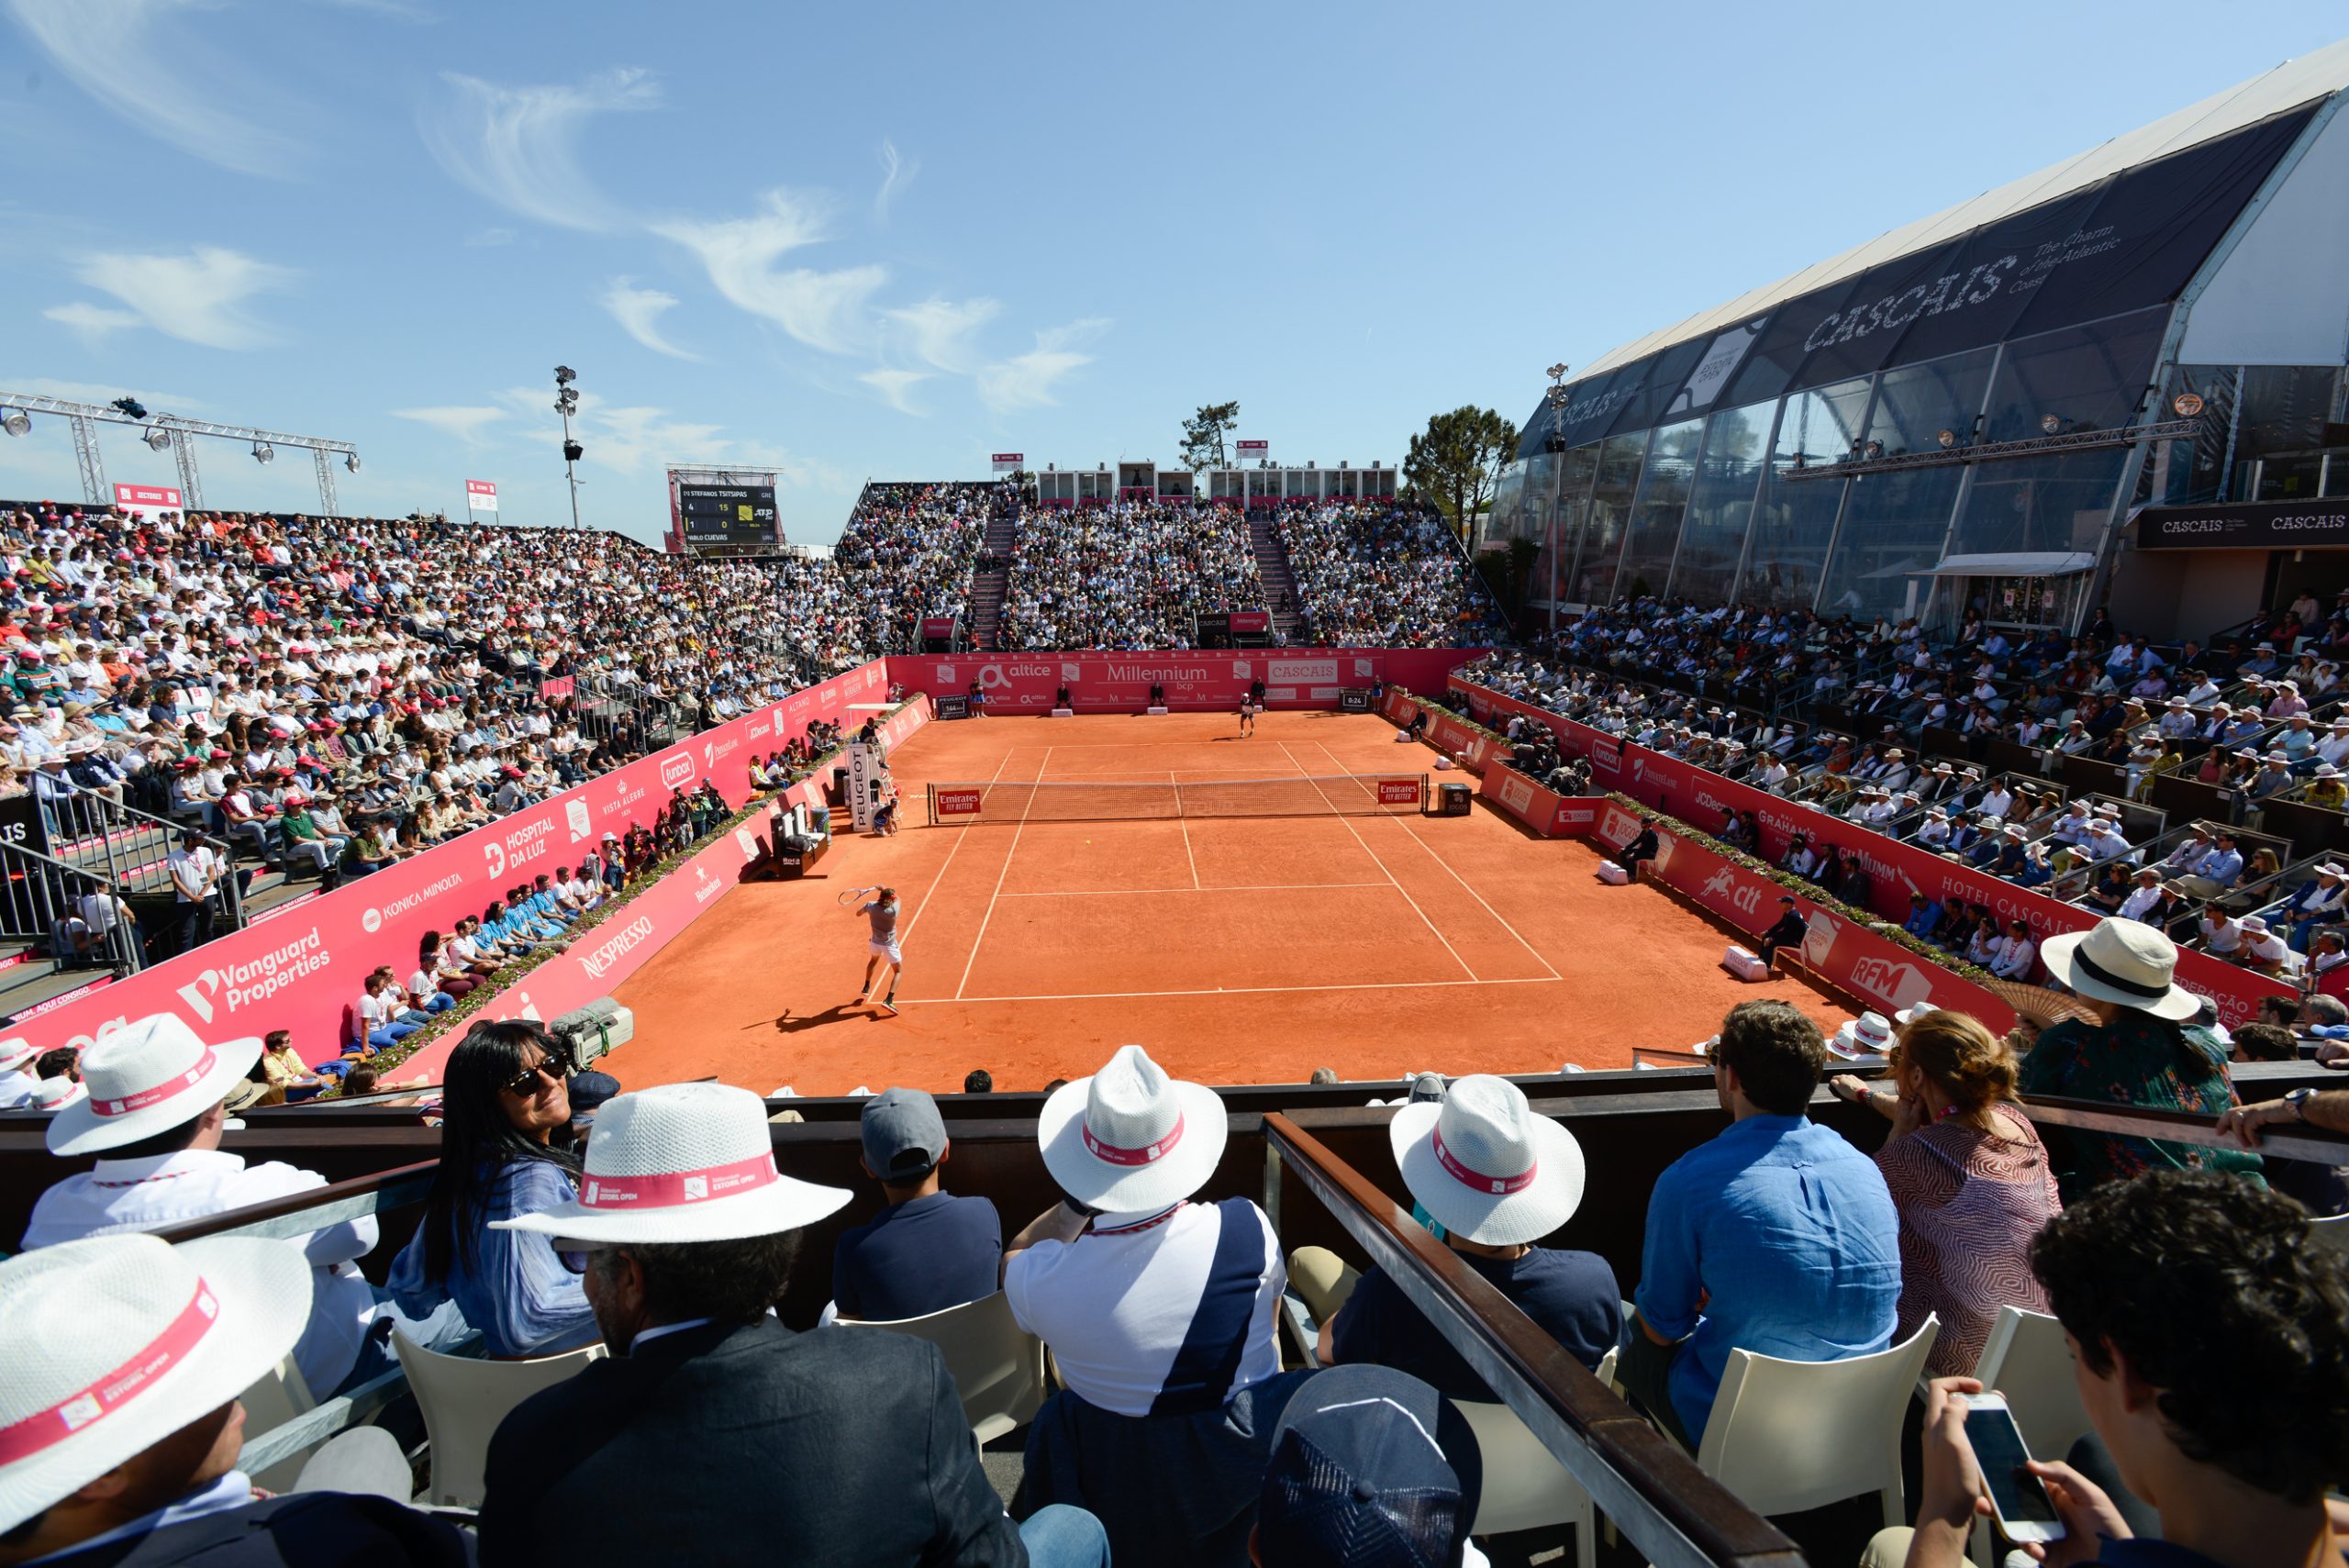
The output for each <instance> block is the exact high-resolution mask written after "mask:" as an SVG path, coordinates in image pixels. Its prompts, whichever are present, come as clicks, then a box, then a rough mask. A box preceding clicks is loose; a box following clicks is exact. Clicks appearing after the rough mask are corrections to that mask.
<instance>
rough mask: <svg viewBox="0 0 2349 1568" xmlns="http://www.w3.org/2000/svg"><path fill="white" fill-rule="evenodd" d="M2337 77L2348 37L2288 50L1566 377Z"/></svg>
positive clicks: (2249, 120) (2178, 145)
mask: <svg viewBox="0 0 2349 1568" xmlns="http://www.w3.org/2000/svg"><path fill="white" fill-rule="evenodd" d="M2343 87H2349V39H2343V40H2342V41H2341V42H2339V43H2335V44H2328V45H2326V46H2325V47H2324V48H2322V49H2321V50H2316V51H2314V52H2313V53H2310V54H2304V55H2301V56H2300V57H2299V59H2297V60H2288V61H2284V62H2283V63H2282V64H2280V65H2278V66H2277V67H2275V68H2274V69H2273V70H2270V71H2266V72H2261V73H2260V74H2259V75H2257V76H2254V77H2253V78H2252V79H2251V80H2250V81H2248V82H2244V83H2239V84H2237V85H2235V86H2233V87H2230V88H2228V89H2227V90H2226V91H2225V92H2223V93H2220V94H2217V95H2214V96H2211V97H2208V98H2205V99H2203V100H2202V101H2201V102H2200V103H2199V104H2194V105H2190V106H2188V107H2186V108H2183V109H2180V110H2178V111H2177V112H2176V114H2172V115H2166V116H2164V117H2162V118H2160V119H2157V120H2155V121H2154V123H2153V124H2151V125H2149V126H2146V127H2143V128H2141V129H2138V130H2133V131H2131V132H2129V133H2128V134H2127V135H2125V136H2116V137H2114V138H2113V139H2110V141H2106V142H2104V143H2102V144H2100V145H2099V146H2096V147H2092V148H2090V149H2089V150H2087V151H2086V152H2082V153H2079V154H2077V155H2076V156H2075V157H2071V158H2066V159H2065V160H2064V161H2062V162H2060V163H2054V164H2050V165H2049V166H2048V167H2046V168H2044V169H2042V170H2040V171H2039V172H2037V173H2035V174H2026V175H2025V176H2023V177H2022V178H2021V179H2020V180H2016V181H2012V182H2010V183H2007V184H2004V185H2000V186H1999V187H1998V188H1997V189H1996V190H1991V191H1985V192H1983V193H1982V194H1981V195H1978V196H1976V197H1975V198H1974V199H1973V200H1971V201H1965V202H1960V203H1958V204H1957V206H1954V207H1951V208H1949V209H1948V210H1946V211H1944V212H1938V213H1935V214H1934V215H1933V216H1932V217H1925V218H1920V219H1918V220H1917V221H1916V222H1914V223H1910V224H1906V225H1904V226H1902V227H1901V228H1895V229H1892V230H1890V231H1889V232H1887V233H1885V234H1881V235H1878V236H1877V237H1876V239H1871V240H1868V241H1866V242H1865V243H1864V244H1860V245H1854V247H1852V249H1850V250H1846V251H1844V252H1843V253H1842V255H1840V256H1831V257H1829V258H1828V259H1827V260H1826V261H1820V262H1819V263H1818V264H1816V265H1814V266H1809V267H1805V268H1804V269H1803V270H1802V271H1800V272H1790V273H1788V274H1787V276H1785V277H1783V278H1780V279H1779V280H1778V281H1777V282H1776V283H1774V284H1765V285H1764V286H1762V287H1760V288H1756V289H1749V290H1748V291H1746V292H1745V293H1744V294H1742V295H1738V296H1737V297H1736V298H1735V299H1732V300H1731V301H1730V302H1729V303H1727V304H1726V305H1722V306H1717V307H1716V308H1714V309H1711V310H1704V311H1699V312H1698V313H1697V314H1696V315H1694V316H1691V317H1687V318H1686V319H1685V320H1682V321H1679V322H1677V323H1675V325H1673V326H1670V327H1666V328H1663V329H1662V330H1660V331H1655V332H1651V333H1649V334H1648V335H1647V336H1646V337H1644V338H1641V339H1635V340H1634V341H1632V342H1629V343H1625V344H1623V345H1622V346H1621V347H1620V348H1617V349H1613V350H1609V352H1607V353H1605V354H1602V355H1600V356H1599V357H1598V360H1597V361H1594V362H1592V363H1590V364H1588V365H1586V366H1584V367H1583V369H1582V373H1581V374H1579V375H1577V376H1575V380H1576V381H1581V380H1583V379H1585V378H1586V377H1589V376H1594V375H1598V374H1600V373H1604V372H1607V371H1610V370H1613V369H1615V368H1616V367H1617V366H1619V365H1624V364H1629V363H1630V362H1631V361H1633V360H1637V359H1642V358H1644V357H1645V356H1647V355H1649V354H1652V353H1654V352H1655V351H1656V350H1659V349H1665V348H1669V347H1671V346H1672V345H1673V344H1675V343H1678V342H1683V341H1685V340H1687V339H1690V338H1698V337H1705V336H1709V335H1710V334H1712V333H1714V332H1717V331H1719V330H1720V329H1721V328H1724V327H1730V326H1734V325H1735V324H1736V323H1738V322H1741V321H1744V320H1746V319H1748V318H1750V317H1755V316H1758V315H1760V314H1761V313H1762V312H1764V311H1765V310H1768V309H1770V308H1771V307H1772V306H1776V305H1779V304H1781V303H1783V302H1784V301H1787V300H1789V299H1793V298H1795V297H1796V296H1798V295H1806V294H1809V292H1810V291H1811V290H1813V289H1816V288H1824V287H1825V286H1826V285H1828V284H1832V283H1837V282H1840V281H1842V279H1844V278H1848V277H1852V276H1854V275H1855V274H1857V273H1860V272H1866V271H1867V270H1868V269H1869V268H1870V267H1874V266H1876V265H1878V264H1880V263H1882V262H1885V261H1893V260H1895V259H1897V258H1898V257H1901V256H1905V255H1907V254H1909V252H1910V251H1912V250H1923V249H1925V248H1926V247H1927V246H1930V245H1935V244H1938V243H1940V242H1942V241H1943V240H1946V239H1954V238H1955V237H1957V236H1958V235H1961V234H1964V233H1965V232H1967V231H1968V230H1970V229H1975V228H1981V227H1982V226H1983V225H1984V224H1988V223H1996V222H1998V220H1999V219H2000V218H2003V217H2010V216H2012V215H2013V214H2015V213H2018V212H2021V211H2023V210H2024V209H2025V208H2027V207H2034V206H2039V205H2040V204H2041V203H2042V202H2048V201H2053V200H2054V199H2055V198H2056V197H2058V196H2064V195H2070V194H2071V193H2073V192H2075V191H2078V190H2082V189H2085V188H2086V187H2087V186H2089V185H2093V184H2095V183H2097V182H2098V181H2099V180H2104V179H2108V178H2110V176H2112V175H2114V174H2118V173H2120V172H2122V171H2123V170H2126V169H2133V168H2135V167H2136V166H2137V165H2138V164H2140V163H2150V162H2152V161H2154V160H2155V159H2157V158H2166V157H2168V156H2169V155H2170V154H2172V153H2174V152H2183V151H2184V150H2187V149H2188V148H2189V147H2195V146H2199V144H2201V143H2203V142H2206V141H2212V140H2215V139H2218V138H2220V137H2222V136H2228V135H2232V133H2234V132H2235V131H2238V130H2241V129H2243V128H2244V127H2245V126H2249V125H2255V124H2257V123H2258V122H2259V121H2261V120H2264V119H2266V118H2267V117H2269V116H2270V115H2277V114H2281V113H2282V112H2283V111H2285V110H2286V109H2288V108H2292V107H2294V106H2298V105H2300V104H2305V103H2307V102H2309V101H2310V99H2313V98H2321V97H2326V96H2329V95H2332V94H2334V93H2337V92H2339V91H2341V90H2342V89H2343Z"/></svg>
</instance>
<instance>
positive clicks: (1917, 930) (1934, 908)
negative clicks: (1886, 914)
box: [1900, 895, 1942, 941]
mask: <svg viewBox="0 0 2349 1568" xmlns="http://www.w3.org/2000/svg"><path fill="white" fill-rule="evenodd" d="M1941 921H1942V906H1940V905H1939V904H1936V903H1934V902H1933V901H1932V899H1930V898H1926V897H1923V896H1921V895H1916V896H1912V897H1910V899H1909V917H1908V918H1907V919H1906V920H1903V921H1901V922H1900V929H1902V930H1904V931H1906V932H1908V933H1909V935H1910V936H1912V937H1915V938H1916V939H1917V940H1919V941H1928V940H1932V934H1933V928H1934V927H1935V926H1938V925H1940V924H1941Z"/></svg>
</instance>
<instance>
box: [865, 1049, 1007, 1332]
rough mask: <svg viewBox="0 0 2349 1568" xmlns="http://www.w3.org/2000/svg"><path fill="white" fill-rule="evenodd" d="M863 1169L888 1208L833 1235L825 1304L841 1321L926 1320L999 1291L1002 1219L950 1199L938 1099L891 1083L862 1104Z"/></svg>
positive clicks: (991, 1208) (988, 1209)
mask: <svg viewBox="0 0 2349 1568" xmlns="http://www.w3.org/2000/svg"><path fill="white" fill-rule="evenodd" d="M859 1130H860V1132H861V1134H862V1136H863V1144H864V1169H865V1173H867V1174H868V1175H871V1176H873V1177H874V1178H875V1179H876V1180H878V1181H879V1182H880V1184H881V1191H882V1194H883V1195H885V1197H887V1198H888V1200H889V1207H887V1208H885V1209H883V1210H882V1211H881V1214H880V1217H879V1218H876V1219H874V1220H873V1221H872V1222H871V1223H869V1224H865V1225H860V1226H858V1227H856V1228H855V1229H852V1230H850V1231H849V1232H847V1233H846V1234H845V1235H843V1236H842V1237H841V1239H840V1242H839V1245H838V1246H837V1247H835V1248H834V1250H833V1251H832V1306H833V1307H835V1308H836V1309H837V1310H838V1312H839V1314H840V1316H841V1317H842V1318H870V1319H872V1320H874V1321H875V1322H882V1323H888V1322H895V1321H896V1320H898V1319H900V1318H926V1317H928V1316H930V1314H931V1313H933V1312H943V1311H945V1310H946V1309H947V1308H948V1307H960V1306H962V1305H963V1303H965V1302H970V1301H977V1300H979V1299H980V1298H982V1297H984V1296H993V1295H994V1294H995V1292H996V1280H997V1276H998V1274H999V1273H1000V1272H1001V1265H1002V1262H1003V1220H1002V1218H1001V1217H1000V1216H998V1215H997V1214H996V1209H995V1205H994V1204H992V1203H990V1202H988V1201H987V1200H986V1199H985V1198H983V1197H955V1196H953V1195H952V1194H950V1193H948V1192H946V1191H945V1190H944V1188H943V1187H942V1186H941V1184H940V1181H939V1167H940V1166H941V1165H942V1164H943V1163H945V1161H946V1153H947V1149H948V1147H949V1144H948V1140H947V1137H946V1123H945V1121H944V1120H943V1119H942V1118H941V1117H940V1116H939V1114H938V1102H937V1101H936V1100H933V1099H931V1098H930V1096H929V1095H926V1094H924V1093H922V1092H921V1091H920V1090H919V1089H889V1090H885V1091H884V1092H883V1093H881V1094H878V1095H874V1096H873V1097H872V1098H871V1099H869V1100H867V1101H865V1102H864V1111H863V1116H862V1118H860V1129H859Z"/></svg>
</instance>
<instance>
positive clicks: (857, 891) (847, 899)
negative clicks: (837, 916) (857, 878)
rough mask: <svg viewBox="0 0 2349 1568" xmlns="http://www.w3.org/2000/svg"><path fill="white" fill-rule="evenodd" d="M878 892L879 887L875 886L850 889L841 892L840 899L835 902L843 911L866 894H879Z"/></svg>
mask: <svg viewBox="0 0 2349 1568" xmlns="http://www.w3.org/2000/svg"><path fill="white" fill-rule="evenodd" d="M880 891H881V889H880V888H879V887H877V886H874V887H852V888H849V889H848V890H847V891H845V892H843V893H842V894H841V895H840V897H839V899H838V900H837V902H838V903H839V905H840V906H841V908H843V909H845V908H847V907H848V906H850V905H852V904H853V903H855V902H856V901H857V900H858V899H860V898H862V897H863V896H864V895H866V894H868V893H878V892H880Z"/></svg>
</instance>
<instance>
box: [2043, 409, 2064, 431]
mask: <svg viewBox="0 0 2349 1568" xmlns="http://www.w3.org/2000/svg"><path fill="white" fill-rule="evenodd" d="M2039 428H2041V429H2043V430H2044V431H2046V432H2047V433H2048V434H2049V435H2051V436H2053V435H2055V434H2057V433H2059V432H2060V431H2061V430H2062V429H2063V428H2064V416H2062V415H2061V414H2042V415H2041V416H2040V417H2039Z"/></svg>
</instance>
